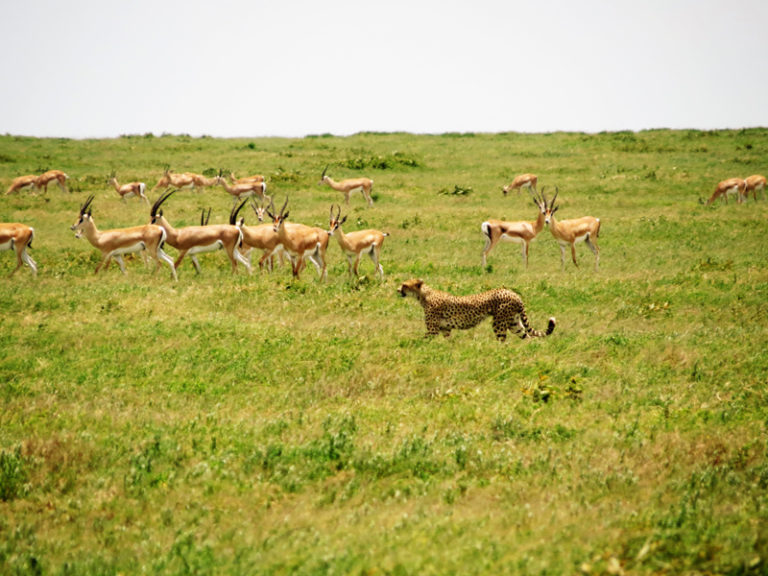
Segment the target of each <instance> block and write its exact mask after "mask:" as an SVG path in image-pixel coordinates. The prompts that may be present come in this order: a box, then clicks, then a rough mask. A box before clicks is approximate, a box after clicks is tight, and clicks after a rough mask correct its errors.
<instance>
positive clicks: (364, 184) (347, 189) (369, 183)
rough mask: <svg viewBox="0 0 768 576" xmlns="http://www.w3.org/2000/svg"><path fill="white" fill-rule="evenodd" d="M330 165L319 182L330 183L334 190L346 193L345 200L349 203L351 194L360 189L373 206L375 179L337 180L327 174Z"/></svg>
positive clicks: (369, 204)
mask: <svg viewBox="0 0 768 576" xmlns="http://www.w3.org/2000/svg"><path fill="white" fill-rule="evenodd" d="M327 171H328V166H326V167H325V170H323V174H322V176H320V182H318V184H320V185H322V184H328V186H330V187H331V188H333V189H334V190H338V191H339V192H341V193H343V194H344V200H345V202H346V203H347V204H349V195H350V194H351V193H352V192H354V191H355V190H360V192H362V193H363V196H364V197H365V199H366V200H367V201H368V206H373V199H372V198H371V190H372V189H373V180H371V179H370V178H347V179H346V180H342V181H341V182H336V181H335V180H334V179H333V178H331V177H330V176H328V175H326V172H327Z"/></svg>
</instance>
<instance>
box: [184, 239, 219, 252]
mask: <svg viewBox="0 0 768 576" xmlns="http://www.w3.org/2000/svg"><path fill="white" fill-rule="evenodd" d="M222 248H224V242H222V241H221V240H216V242H214V243H213V244H207V245H206V246H195V247H194V248H190V249H189V252H187V254H189V255H190V256H194V255H195V254H204V253H206V252H216V250H221V249H222Z"/></svg>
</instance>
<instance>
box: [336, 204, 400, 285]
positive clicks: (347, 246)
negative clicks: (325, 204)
mask: <svg viewBox="0 0 768 576" xmlns="http://www.w3.org/2000/svg"><path fill="white" fill-rule="evenodd" d="M346 221H347V217H346V216H344V218H341V206H337V210H336V215H335V216H334V214H333V204H331V218H330V228H329V229H328V234H330V235H331V236H335V237H336V239H337V240H338V241H339V246H340V247H341V250H342V252H344V255H345V256H346V257H347V265H348V268H349V275H350V276H353V275H354V276H358V273H357V270H358V268H359V266H360V256H362V255H363V253H366V254H368V256H370V257H371V260H373V265H374V267H375V268H376V273H377V274H378V275H379V278H381V279H383V278H384V268H383V267H382V265H381V263H380V262H379V254H380V252H381V245H382V244H384V238H386V237H387V236H389V234H388V233H387V232H380V231H378V230H356V231H355V232H350V233H348V234H345V233H344V231H343V230H342V229H341V225H342V224H344V222H346Z"/></svg>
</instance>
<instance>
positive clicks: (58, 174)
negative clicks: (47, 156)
mask: <svg viewBox="0 0 768 576" xmlns="http://www.w3.org/2000/svg"><path fill="white" fill-rule="evenodd" d="M54 180H55V181H56V183H57V184H58V185H59V188H61V191H62V192H69V190H67V180H69V176H67V175H66V174H64V172H62V171H61V170H48V171H47V172H43V173H42V174H40V176H38V177H37V179H36V180H35V188H38V189H40V188H42V189H43V192H48V184H50V183H51V182H53V181H54Z"/></svg>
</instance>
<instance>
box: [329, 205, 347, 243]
mask: <svg viewBox="0 0 768 576" xmlns="http://www.w3.org/2000/svg"><path fill="white" fill-rule="evenodd" d="M346 221H347V217H346V216H344V218H342V217H341V206H339V205H338V204H337V205H336V215H335V216H334V215H333V204H331V217H330V221H329V227H328V234H330V235H331V236H333V233H334V232H336V230H338V229H339V228H341V226H342V224H344V222H346Z"/></svg>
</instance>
